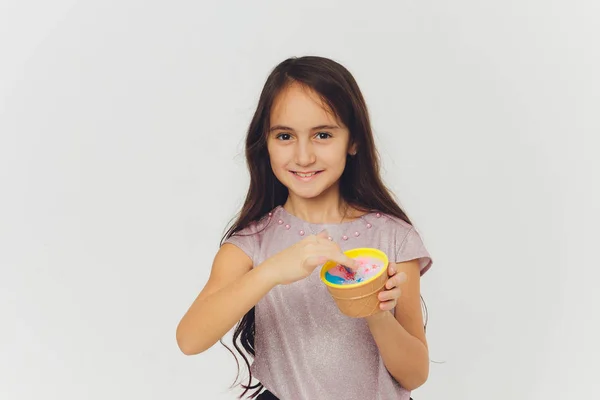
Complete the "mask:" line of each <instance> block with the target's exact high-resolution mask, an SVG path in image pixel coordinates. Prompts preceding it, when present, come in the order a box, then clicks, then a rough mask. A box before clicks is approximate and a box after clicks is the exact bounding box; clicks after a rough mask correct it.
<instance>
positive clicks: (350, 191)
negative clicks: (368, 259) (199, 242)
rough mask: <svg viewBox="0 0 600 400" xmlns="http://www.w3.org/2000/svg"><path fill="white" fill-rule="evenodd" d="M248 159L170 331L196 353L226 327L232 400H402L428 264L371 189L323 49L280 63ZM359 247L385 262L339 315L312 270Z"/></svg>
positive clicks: (423, 353) (388, 199) (360, 113)
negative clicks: (230, 207) (235, 395)
mask: <svg viewBox="0 0 600 400" xmlns="http://www.w3.org/2000/svg"><path fill="white" fill-rule="evenodd" d="M246 158H247V164H248V168H249V170H250V188H249V190H248V194H247V196H246V200H245V203H244V205H243V207H242V210H241V213H240V215H239V217H238V219H237V221H236V222H235V223H234V224H233V226H232V227H231V228H230V229H229V231H228V232H227V233H226V235H225V237H224V238H223V239H224V240H223V243H222V245H221V247H220V249H219V251H218V252H217V254H216V256H215V259H214V262H213V265H212V271H211V274H210V278H209V280H208V282H207V283H206V285H205V287H204V289H203V290H202V292H201V293H200V294H199V295H198V297H197V298H196V300H195V301H194V302H193V304H192V305H191V307H190V308H189V310H188V311H187V313H186V314H185V315H184V317H183V318H182V320H181V322H180V323H179V326H178V327H177V342H178V345H179V347H180V349H181V351H182V352H183V353H185V354H189V355H191V354H198V353H201V352H203V351H205V350H207V349H208V348H210V347H211V346H212V345H213V344H215V343H216V342H217V341H218V340H220V338H222V337H223V336H224V335H225V334H226V333H227V332H228V331H229V330H230V329H231V328H232V327H233V326H234V325H235V324H236V323H238V324H237V327H236V329H235V331H234V346H235V348H236V349H237V351H238V352H239V353H240V355H241V356H242V357H243V359H244V361H245V363H246V365H247V366H248V367H249V368H250V376H249V379H248V385H242V386H243V387H244V389H245V390H244V392H243V393H242V394H241V395H240V398H241V397H243V396H244V395H245V394H246V393H247V392H248V391H249V390H250V389H255V391H254V393H253V395H252V396H250V398H254V397H256V396H257V395H258V398H259V399H277V398H280V399H286V400H289V399H310V400H315V399H317V400H323V399H325V400H328V399H343V400H373V399H382V400H383V399H395V400H408V399H409V398H410V391H411V390H412V389H415V388H417V387H419V386H421V385H422V384H423V383H424V382H425V381H426V379H427V376H428V372H429V357H428V349H427V341H426V339H425V329H424V325H423V315H422V311H421V302H420V277H421V275H423V274H424V273H425V272H426V271H427V270H428V269H429V268H430V267H431V265H432V259H431V257H430V255H429V253H428V251H427V250H426V248H425V246H424V244H423V241H422V239H421V237H420V235H419V234H418V233H417V231H416V230H415V228H414V227H413V226H412V224H411V222H410V220H409V218H408V217H407V216H406V214H405V213H404V212H403V211H402V209H401V208H400V207H399V206H398V204H397V203H396V202H395V201H394V199H393V196H392V195H391V194H390V192H389V191H388V190H387V188H386V187H385V185H384V184H383V183H382V180H381V178H380V174H379V161H378V157H377V152H376V149H375V145H374V140H373V134H372V131H371V126H370V122H369V116H368V111H367V107H366V105H365V101H364V99H363V96H362V94H361V92H360V90H359V88H358V86H357V84H356V82H355V80H354V78H353V77H352V75H351V74H350V72H348V71H347V70H346V69H345V68H344V67H343V66H341V65H340V64H338V63H336V62H334V61H332V60H329V59H326V58H321V57H302V58H291V59H288V60H285V61H283V62H282V63H281V64H279V65H278V66H277V67H276V68H275V69H274V70H273V71H272V73H271V74H270V76H269V77H268V79H267V81H266V83H265V86H264V88H263V91H262V94H261V96H260V100H259V102H258V107H257V109H256V112H255V114H254V117H253V119H252V122H251V123H250V127H249V130H248V135H247V138H246ZM357 247H374V248H378V249H380V250H382V251H383V252H385V253H386V254H387V255H388V257H389V260H390V264H389V266H388V271H387V273H388V275H389V279H388V280H387V283H386V285H385V288H384V291H382V292H381V293H380V294H379V300H380V301H381V305H380V308H381V312H378V313H376V314H374V315H372V316H369V317H366V318H351V317H347V316H345V315H344V314H342V313H341V312H340V311H339V309H338V308H337V306H336V304H335V303H334V300H333V299H332V298H331V296H330V295H329V293H328V291H327V288H326V286H325V285H324V284H323V283H322V282H321V280H320V276H319V272H320V268H319V267H320V266H322V265H323V263H324V262H325V261H327V260H333V261H336V262H338V263H341V264H343V265H346V266H348V267H350V268H355V267H356V265H355V261H354V260H352V259H350V258H348V257H347V256H345V255H344V253H343V251H346V250H349V249H352V248H357ZM240 319H241V320H240ZM238 321H239V322H238ZM238 342H239V343H238ZM240 345H241V347H243V349H244V350H245V351H246V353H247V354H250V355H252V356H253V358H254V360H253V363H252V364H250V362H249V360H248V358H247V356H246V355H245V354H244V351H242V349H241V348H240ZM253 377H254V378H256V379H258V380H259V382H260V383H258V384H256V385H252V378H253ZM261 391H262V393H260V395H259V392H261Z"/></svg>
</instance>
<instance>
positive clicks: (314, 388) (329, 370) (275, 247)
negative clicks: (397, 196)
mask: <svg viewBox="0 0 600 400" xmlns="http://www.w3.org/2000/svg"><path fill="white" fill-rule="evenodd" d="M323 229H327V230H328V232H329V235H330V236H331V238H332V239H333V241H335V242H336V243H338V244H339V245H340V247H341V249H342V250H343V251H346V250H349V249H352V248H356V247H374V248H377V249H380V250H382V251H383V252H385V253H386V254H387V255H388V258H389V260H390V261H391V262H392V261H393V262H402V261H409V260H414V259H418V260H419V262H420V268H421V275H423V274H424V273H425V272H426V271H427V270H428V269H429V268H430V267H431V265H432V259H431V257H430V255H429V253H428V251H427V249H426V248H425V245H424V243H423V241H422V240H421V237H420V235H419V234H418V233H417V231H416V230H415V229H414V228H413V227H412V226H411V225H410V224H408V223H406V222H404V221H403V220H401V219H398V218H395V217H391V216H388V215H386V214H382V213H370V214H366V215H364V216H362V217H360V218H359V219H356V220H353V221H350V222H345V223H341V224H311V223H308V222H306V221H303V220H301V219H300V218H297V217H295V216H294V215H292V214H290V213H289V212H287V211H286V210H285V209H284V208H283V207H282V206H278V207H276V208H275V209H274V210H273V211H272V212H270V213H269V215H265V216H264V217H263V218H262V219H261V220H260V221H257V222H255V223H253V224H251V225H250V226H248V227H247V228H245V229H243V230H242V231H240V232H238V233H236V234H235V235H234V236H232V237H230V238H228V239H227V240H226V241H225V243H232V244H234V245H236V246H237V247H239V248H240V249H242V250H243V251H244V252H245V253H246V254H247V255H248V256H249V257H250V258H251V259H252V261H253V264H254V266H257V265H259V264H261V263H262V262H263V261H264V260H266V259H267V258H269V257H271V256H272V255H274V254H276V253H278V252H280V251H282V250H284V249H286V248H287V247H289V246H291V245H293V244H294V243H296V242H298V241H300V240H302V238H303V237H304V236H306V235H310V234H317V233H319V232H320V231H322V230H323ZM284 267H285V266H282V268H284ZM319 273H320V267H318V268H316V269H315V270H314V271H313V273H312V274H311V275H310V276H309V277H307V278H305V279H302V280H300V281H298V282H294V283H292V284H289V285H279V286H276V287H275V288H273V289H272V290H271V291H270V292H269V293H267V295H266V296H264V297H263V298H262V299H261V300H260V301H259V302H258V304H257V305H256V307H255V324H256V325H255V350H256V357H255V359H254V362H253V363H252V367H251V371H252V375H253V377H255V378H256V379H258V380H259V381H260V382H261V383H262V384H263V385H264V387H265V388H266V389H268V390H269V391H271V392H272V393H273V394H274V395H275V396H277V397H278V398H280V399H284V400H289V399H298V400H302V399H309V400H315V399H318V400H338V399H343V400H392V399H393V400H409V397H410V392H409V391H408V390H406V389H404V388H403V387H401V386H400V384H398V382H397V381H396V380H395V379H394V378H393V377H392V376H391V375H390V373H389V372H388V371H387V369H386V367H385V365H384V364H383V359H382V358H381V355H380V353H379V350H378V348H377V345H376V344H375V341H374V339H373V336H372V334H371V332H370V330H369V328H368V326H367V323H366V321H365V320H364V319H362V318H350V317H347V316H345V315H344V314H342V313H341V312H340V311H339V309H338V308H337V306H336V304H335V302H334V301H333V299H332V298H331V296H330V295H329V292H328V291H327V288H326V286H325V285H324V284H323V282H322V281H321V279H320V276H319Z"/></svg>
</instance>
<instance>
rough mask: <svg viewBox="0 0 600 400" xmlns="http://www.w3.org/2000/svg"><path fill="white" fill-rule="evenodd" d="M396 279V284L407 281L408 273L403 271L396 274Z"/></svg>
mask: <svg viewBox="0 0 600 400" xmlns="http://www.w3.org/2000/svg"><path fill="white" fill-rule="evenodd" d="M394 279H396V286H399V285H401V284H403V283H404V282H406V280H407V279H408V276H407V275H406V272H404V271H402V272H400V273H399V274H396V276H394Z"/></svg>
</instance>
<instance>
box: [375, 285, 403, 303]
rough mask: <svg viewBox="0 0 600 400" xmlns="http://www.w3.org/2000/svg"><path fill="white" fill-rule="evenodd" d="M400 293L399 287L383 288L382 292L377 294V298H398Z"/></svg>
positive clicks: (380, 299)
mask: <svg viewBox="0 0 600 400" xmlns="http://www.w3.org/2000/svg"><path fill="white" fill-rule="evenodd" d="M401 294H402V291H401V290H400V288H395V289H392V290H384V291H382V292H379V294H378V295H377V299H378V300H379V301H389V300H398V298H400V295H401Z"/></svg>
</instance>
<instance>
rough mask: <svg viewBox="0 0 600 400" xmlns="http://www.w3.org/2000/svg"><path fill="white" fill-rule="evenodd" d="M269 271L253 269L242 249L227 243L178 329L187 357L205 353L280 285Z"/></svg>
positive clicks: (180, 343)
mask: <svg viewBox="0 0 600 400" xmlns="http://www.w3.org/2000/svg"><path fill="white" fill-rule="evenodd" d="M276 284H277V283H276V278H275V276H274V275H273V274H272V273H271V272H270V269H269V268H265V267H264V265H262V264H261V265H259V266H257V267H256V268H252V260H251V259H250V257H248V256H247V255H246V254H245V253H244V252H243V251H242V250H241V249H239V248H238V247H236V246H235V245H233V244H230V243H225V244H224V245H223V246H222V247H221V248H220V249H219V251H218V252H217V255H216V256H215V259H214V262H213V266H212V270H211V274H210V278H209V280H208V282H207V283H206V285H205V286H204V289H202V291H201V292H200V294H199V295H198V297H197V298H196V300H194V302H193V303H192V305H191V306H190V308H189V310H188V311H187V312H186V314H185V315H184V316H183V318H182V319H181V322H180V323H179V325H178V326H177V333H176V337H177V345H178V346H179V348H180V350H181V351H182V352H183V353H184V354H186V355H193V354H198V353H202V352H203V351H205V350H207V349H209V348H210V347H211V346H212V345H214V344H215V343H216V342H217V341H218V340H219V339H220V338H222V337H223V336H224V335H225V334H226V333H227V332H228V331H229V330H230V329H231V328H232V327H233V326H234V325H235V324H236V323H237V322H238V321H239V320H240V319H241V318H242V317H243V316H244V314H246V313H247V312H248V311H249V310H250V309H251V308H252V307H254V306H255V305H256V304H257V303H258V301H259V300H260V299H261V298H262V297H263V296H264V295H266V294H267V293H268V292H269V291H270V290H271V289H272V288H273V287H275V286H276Z"/></svg>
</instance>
